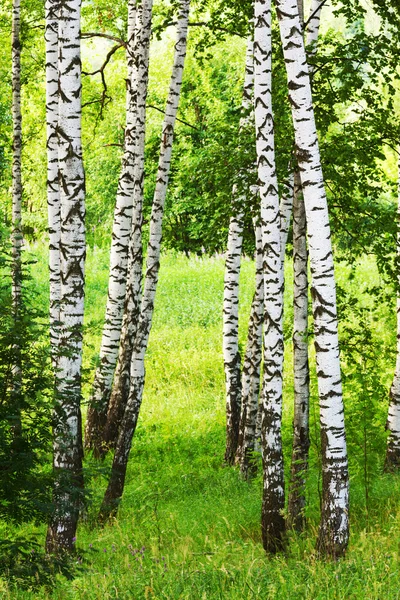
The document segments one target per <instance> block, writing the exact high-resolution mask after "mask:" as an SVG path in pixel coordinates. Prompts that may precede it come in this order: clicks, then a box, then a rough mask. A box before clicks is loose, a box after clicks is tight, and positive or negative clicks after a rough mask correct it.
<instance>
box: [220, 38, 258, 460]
mask: <svg viewBox="0 0 400 600" xmlns="http://www.w3.org/2000/svg"><path fill="white" fill-rule="evenodd" d="M253 86H254V62H253V40H252V39H251V38H250V39H249V40H248V42H247V51H246V71H245V79H244V88H243V101H242V111H243V116H242V118H241V121H240V132H242V131H243V128H244V127H245V126H246V125H248V124H249V122H250V120H251V119H252V114H251V113H252V112H253V111H252V110H251V109H252V97H253ZM245 201H246V198H245V197H243V192H239V190H238V186H237V185H236V184H235V185H234V186H233V190H232V216H231V219H230V223H229V234H228V247H227V252H226V261H225V278H224V300H223V309H222V312H223V334H222V349H223V356H224V369H225V385H226V449H225V462H226V463H227V464H230V465H231V464H233V463H234V461H235V455H236V451H237V447H238V438H239V426H240V408H241V392H242V389H241V368H242V366H241V356H240V352H239V339H238V336H239V314H238V313H239V277H240V264H241V257H242V242H243V219H244V206H245Z"/></svg>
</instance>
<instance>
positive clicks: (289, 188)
mask: <svg viewBox="0 0 400 600" xmlns="http://www.w3.org/2000/svg"><path fill="white" fill-rule="evenodd" d="M293 193H294V174H293V170H292V168H291V164H290V165H289V173H288V177H287V180H286V181H285V186H284V190H283V194H282V198H281V202H280V208H279V212H280V229H281V264H282V270H284V268H285V252H286V244H287V239H288V235H289V228H290V220H291V218H292V211H293Z"/></svg>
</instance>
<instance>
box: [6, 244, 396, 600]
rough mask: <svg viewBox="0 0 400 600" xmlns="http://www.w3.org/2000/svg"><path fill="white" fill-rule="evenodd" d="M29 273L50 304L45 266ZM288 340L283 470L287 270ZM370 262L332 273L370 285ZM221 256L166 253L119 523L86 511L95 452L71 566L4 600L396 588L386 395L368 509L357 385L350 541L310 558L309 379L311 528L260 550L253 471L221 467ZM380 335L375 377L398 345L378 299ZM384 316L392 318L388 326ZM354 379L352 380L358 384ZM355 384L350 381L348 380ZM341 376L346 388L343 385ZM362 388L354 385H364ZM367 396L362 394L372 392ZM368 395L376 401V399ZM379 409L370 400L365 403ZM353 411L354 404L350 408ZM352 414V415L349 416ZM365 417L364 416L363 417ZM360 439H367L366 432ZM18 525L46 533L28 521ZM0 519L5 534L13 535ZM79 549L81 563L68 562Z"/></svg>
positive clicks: (97, 472) (385, 373)
mask: <svg viewBox="0 0 400 600" xmlns="http://www.w3.org/2000/svg"><path fill="white" fill-rule="evenodd" d="M35 253H36V254H37V255H39V256H40V262H39V263H38V265H36V266H35V267H34V275H35V278H36V280H37V283H38V286H39V288H40V289H41V290H42V292H41V293H42V299H41V301H42V302H45V301H46V295H47V291H46V280H47V271H46V267H45V264H46V261H45V257H44V254H43V253H42V252H41V250H40V249H35ZM107 270H108V262H107V252H106V251H100V250H96V251H95V252H90V253H89V256H88V264H87V278H88V279H87V281H88V284H87V294H86V299H87V304H86V307H87V313H86V325H85V328H86V329H85V334H86V345H85V357H84V366H85V385H84V394H85V397H86V398H87V396H88V393H89V390H90V383H91V378H92V376H93V367H94V364H95V357H96V352H97V350H98V346H99V342H100V335H101V325H102V319H103V314H104V306H105V297H106V285H107ZM286 276H287V281H288V285H287V286H286V288H287V289H286V292H285V294H286V315H285V337H286V340H287V342H288V343H287V348H286V354H285V358H286V366H285V410H284V429H283V441H284V449H285V458H286V469H287V468H288V466H289V459H290V437H291V414H292V408H291V397H292V386H293V381H292V375H291V369H292V366H291V358H290V343H289V341H290V336H291V318H292V310H291V308H290V294H291V292H290V287H291V286H290V285H289V282H290V280H291V270H290V267H288V268H287V273H286ZM253 277H254V266H253V263H252V262H251V261H248V260H246V261H244V264H243V270H242V280H241V304H240V325H241V332H240V340H241V346H242V348H244V346H245V341H246V333H247V332H246V321H247V318H248V311H249V307H250V303H251V298H252V294H253V289H254V283H253ZM376 278H377V273H376V270H375V268H374V266H373V265H372V264H371V262H370V261H369V262H368V261H367V262H365V261H364V262H362V263H361V264H360V266H359V267H358V271H357V277H356V279H355V280H352V281H349V280H348V269H347V268H345V267H341V266H339V268H338V279H339V283H340V285H342V286H346V289H349V290H353V292H354V293H355V294H357V293H358V294H361V292H362V289H363V287H364V285H369V286H370V285H372V284H374V283H376ZM222 292H223V260H222V259H221V258H213V259H198V258H192V259H190V260H188V259H186V258H185V257H183V256H180V255H172V254H171V255H168V256H166V257H164V259H163V262H162V269H161V276H160V285H159V292H158V296H157V303H156V313H155V318H154V327H153V331H152V334H151V338H150V345H149V351H148V354H147V361H146V390H145V395H144V401H143V407H142V412H141V416H140V420H139V425H138V429H137V432H136V435H135V438H134V441H133V447H132V452H131V459H130V463H129V468H128V474H127V482H126V489H125V492H124V497H123V500H122V504H121V507H120V511H119V514H118V519H116V520H115V521H113V522H112V523H111V524H110V525H108V526H106V527H105V528H104V529H101V528H100V527H98V526H97V523H96V513H97V510H98V506H99V503H100V501H101V498H102V494H103V493H104V489H105V485H106V477H105V476H104V474H103V473H102V472H101V470H102V469H107V467H109V464H110V459H109V458H108V459H107V461H106V464H105V465H101V468H100V469H99V468H98V467H96V465H95V463H93V461H91V460H88V462H87V464H86V475H87V483H88V486H89V487H90V489H91V493H92V498H91V504H90V506H89V510H88V514H87V516H86V517H85V520H84V521H83V522H82V524H81V525H80V528H79V531H78V539H77V548H78V552H77V557H76V558H75V559H74V560H75V561H76V563H77V565H76V566H77V567H80V568H82V570H81V571H78V572H77V573H76V577H75V578H74V579H73V580H71V581H68V580H67V579H65V578H64V577H62V576H60V575H59V576H57V577H55V578H54V587H53V588H52V589H47V590H46V589H45V588H43V587H38V588H37V589H31V590H29V589H24V587H23V585H22V581H19V582H18V581H17V582H14V583H13V582H12V581H11V582H10V583H6V582H5V581H0V597H1V598H10V599H14V598H15V599H17V600H18V599H25V598H26V599H36V598H37V599H40V598H54V599H60V600H61V599H63V600H64V599H70V598H71V599H81V598H85V599H88V600H91V599H93V600H94V599H103V598H104V599H108V598H110V599H111V598H112V599H114V598H115V599H116V598H120V599H124V600H125V599H134V600H136V599H142V598H143V599H146V598H148V599H151V598H154V599H161V598H168V599H188V600H197V599H199V600H200V599H203V598H204V599H206V600H209V599H212V600H214V599H217V598H218V599H219V598H227V599H232V600H236V599H237V600H243V599H251V598H261V599H264V598H265V599H269V598H271V599H282V600H283V599H285V600H286V599H299V600H300V599H304V598H307V599H310V600H315V599H321V600H322V599H324V600H325V599H332V600H337V599H343V600H348V599H358V598H360V599H361V598H368V599H376V600H383V599H395V598H399V597H400V570H399V527H400V511H399V507H400V503H399V497H400V495H399V494H400V482H399V481H398V479H397V478H396V477H393V476H389V475H385V476H384V475H382V474H381V467H382V461H383V455H382V453H383V450H382V449H384V444H385V434H384V430H383V426H384V418H385V411H386V406H387V404H386V399H385V400H382V402H381V403H380V404H379V402H378V401H376V405H377V408H376V411H375V413H374V414H376V420H377V421H378V423H377V427H376V429H374V430H373V432H376V436H377V437H376V439H370V440H369V446H368V452H369V453H370V456H368V460H369V463H368V464H369V469H370V485H369V512H368V513H367V512H366V509H365V487H364V482H363V477H362V474H363V465H362V459H363V449H362V448H360V447H359V442H358V438H357V436H356V433H357V426H358V421H357V419H359V416H357V415H358V414H359V413H358V412H355V411H356V408H357V407H358V405H357V402H359V391H357V392H355V393H352V390H353V392H354V390H356V389H357V390H358V388H356V387H354V389H353V388H346V389H345V398H346V402H347V405H346V414H347V415H348V419H349V423H350V425H351V426H350V428H349V429H350V431H349V436H348V442H349V451H350V455H351V484H352V505H351V515H350V517H351V525H352V536H351V542H350V548H349V552H348V554H347V556H346V558H345V559H344V560H341V561H339V562H337V563H332V562H324V561H322V560H319V559H318V557H317V556H316V553H315V539H316V535H317V529H318V514H319V494H318V489H319V486H320V475H319V466H318V465H319V458H318V448H319V439H318V410H317V407H316V386H315V383H313V386H312V390H313V398H312V400H313V404H312V409H311V417H312V427H311V437H312V447H311V458H310V464H311V472H310V477H309V484H308V490H307V494H308V500H309V506H308V509H307V515H308V530H307V532H306V533H305V534H303V535H301V536H296V535H294V534H292V533H291V534H289V536H288V538H289V539H288V542H289V543H288V548H287V552H286V553H283V554H281V555H279V556H277V557H274V558H269V557H267V556H265V553H264V551H263V549H262V546H261V539H260V508H261V479H260V475H259V476H258V478H256V479H255V480H254V481H253V482H251V483H247V482H244V481H242V480H241V478H240V477H239V475H238V473H237V471H236V470H235V469H233V468H227V467H224V466H223V454H224V436H225V414H224V375H223V365H222V359H221V330H222ZM371 311H372V312H371V319H372V318H373V319H376V335H377V336H379V339H381V340H382V346H381V348H382V352H381V354H382V356H377V359H376V360H377V362H376V365H377V368H379V369H380V373H379V376H380V377H381V378H382V379H383V380H384V381H385V382H388V381H389V378H390V373H391V369H392V363H391V357H390V356H389V358H388V359H385V353H386V352H387V349H388V348H390V346H391V344H394V343H395V330H394V328H393V324H394V319H393V318H392V316H391V315H390V314H389V313H388V309H387V307H386V308H385V307H377V308H376V307H375V308H372V309H371ZM388 323H389V324H392V329H391V328H390V326H388ZM360 381H361V380H360ZM351 382H352V383H351V385H352V386H353V385H354V386H356V383H357V382H355V383H354V382H353V380H351ZM349 385H350V384H349ZM360 385H361V384H360ZM371 397H372V396H371ZM374 402H375V400H374ZM374 406H375V405H374ZM357 410H358V408H357ZM353 414H355V415H356V418H354V419H353V421H354V420H355V419H356V422H353V421H352V415H353ZM359 426H360V427H361V426H362V423H361V422H360V423H359ZM368 435H372V434H371V432H369V434H368ZM20 532H22V533H25V534H28V533H35V532H37V533H39V534H40V536H41V539H44V528H43V527H41V528H39V529H36V528H35V527H34V526H31V525H30V526H25V527H23V528H21V529H20ZM16 533H17V532H16V531H15V530H12V529H10V528H9V527H6V526H5V525H4V527H3V532H2V537H6V536H7V537H11V536H13V535H16ZM78 557H81V558H78Z"/></svg>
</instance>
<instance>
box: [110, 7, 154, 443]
mask: <svg viewBox="0 0 400 600" xmlns="http://www.w3.org/2000/svg"><path fill="white" fill-rule="evenodd" d="M152 9H153V0H143V1H142V4H141V5H140V6H139V7H138V13H137V17H136V19H137V21H136V22H137V26H136V33H135V37H136V40H137V44H136V48H137V51H136V56H135V64H134V79H135V80H136V81H137V86H138V87H137V102H136V121H135V123H136V126H135V145H134V148H135V150H134V160H135V168H134V201H133V215H132V229H131V234H130V240H129V249H128V267H127V273H128V279H127V285H126V295H125V304H124V314H123V319H122V328H121V339H120V345H119V353H118V362H117V367H116V371H115V375H114V383H113V388H112V392H111V397H110V402H109V407H108V413H107V422H106V425H105V428H104V447H103V449H102V452H103V453H104V452H105V451H106V450H107V449H108V448H110V447H114V446H115V444H116V441H117V439H118V430H119V426H120V423H121V420H122V417H123V414H124V410H125V406H126V403H127V401H128V396H129V388H130V364H131V358H132V351H133V343H134V339H135V336H136V328H137V324H138V321H139V314H140V305H141V297H142V270H143V248H142V223H143V210H142V207H143V195H144V187H143V185H144V152H145V135H146V99H147V90H148V79H149V48H150V35H151V20H152Z"/></svg>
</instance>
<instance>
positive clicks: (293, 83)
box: [276, 0, 349, 557]
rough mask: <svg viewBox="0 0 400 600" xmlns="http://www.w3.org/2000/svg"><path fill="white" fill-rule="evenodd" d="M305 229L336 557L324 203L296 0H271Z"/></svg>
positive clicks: (340, 479)
mask: <svg viewBox="0 0 400 600" xmlns="http://www.w3.org/2000/svg"><path fill="white" fill-rule="evenodd" d="M276 7H277V14H278V20H279V26H280V33H281V39H282V44H283V52H284V60H285V64H286V70H287V77H288V88H289V100H290V103H291V107H292V116H293V122H294V129H295V141H296V157H297V161H298V165H299V170H300V177H301V182H302V187H303V194H304V202H305V209H306V217H307V228H308V246H309V254H310V263H311V275H312V288H311V295H312V301H313V315H314V332H315V349H316V360H317V376H318V390H319V398H320V423H321V447H322V469H323V499H322V514H321V524H320V531H319V539H318V548H319V550H320V551H321V552H323V553H325V554H327V555H330V556H334V557H338V556H340V555H342V554H343V553H344V552H345V550H346V548H347V544H348V538H349V515H348V509H349V480H348V461H347V449H346V436H345V427H344V409H343V396H342V385H341V374H340V360H339V340H338V330H337V312H336V288H335V277H334V266H333V255H332V244H331V236H330V226H329V216H328V205H327V199H326V194H325V188H324V180H323V175H322V169H321V160H320V154H319V146H318V137H317V132H316V126H315V118H314V110H313V104H312V96H311V86H310V79H309V72H308V66H307V59H306V54H305V49H304V41H303V36H302V27H301V24H300V20H299V13H298V7H297V2H296V0H276Z"/></svg>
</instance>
